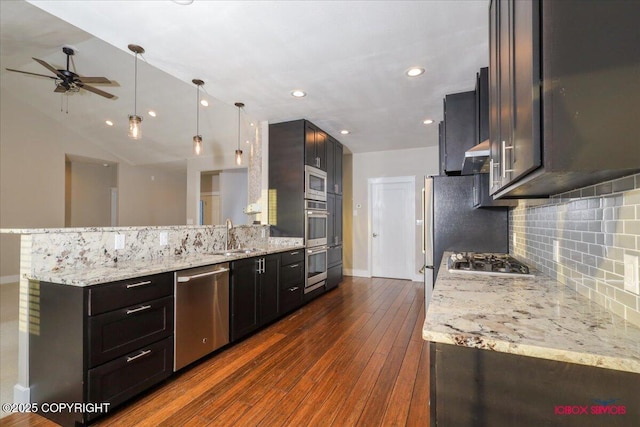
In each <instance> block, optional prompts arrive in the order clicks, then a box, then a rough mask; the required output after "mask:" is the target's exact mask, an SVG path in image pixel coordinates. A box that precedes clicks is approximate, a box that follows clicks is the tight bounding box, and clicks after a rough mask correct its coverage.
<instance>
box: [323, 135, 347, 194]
mask: <svg viewBox="0 0 640 427" xmlns="http://www.w3.org/2000/svg"><path fill="white" fill-rule="evenodd" d="M343 151H344V149H343V147H342V144H340V143H339V142H338V141H337V140H336V139H335V138H333V137H332V136H330V135H327V192H329V193H334V194H342V156H343V154H344V153H343Z"/></svg>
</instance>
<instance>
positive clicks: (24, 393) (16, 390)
mask: <svg viewBox="0 0 640 427" xmlns="http://www.w3.org/2000/svg"><path fill="white" fill-rule="evenodd" d="M30 397H31V390H30V389H29V387H24V386H22V385H20V384H16V385H14V386H13V403H29V402H30V399H29V398H30Z"/></svg>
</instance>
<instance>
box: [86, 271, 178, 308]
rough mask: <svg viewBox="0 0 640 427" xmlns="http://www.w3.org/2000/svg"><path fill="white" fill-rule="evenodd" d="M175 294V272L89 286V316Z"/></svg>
mask: <svg viewBox="0 0 640 427" xmlns="http://www.w3.org/2000/svg"><path fill="white" fill-rule="evenodd" d="M169 295H173V273H163V274H156V275H153V276H144V277H138V278H135V279H129V280H121V281H119V282H113V283H110V284H107V285H98V286H94V287H92V288H89V306H88V311H89V316H95V315H96V314H100V313H106V312H107V311H111V310H116V309H118V308H122V307H128V306H130V305H134V304H139V303H141V302H144V301H151V300H154V299H158V298H162V297H166V296H169Z"/></svg>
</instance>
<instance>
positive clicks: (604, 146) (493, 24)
mask: <svg viewBox="0 0 640 427" xmlns="http://www.w3.org/2000/svg"><path fill="white" fill-rule="evenodd" d="M638 16H640V3H638V2H628V1H611V2H583V1H576V0H566V1H561V2H556V1H547V0H543V1H539V0H527V1H520V0H519V1H514V0H502V1H500V0H492V1H491V3H490V13H489V18H490V19H489V27H490V31H489V48H490V62H489V66H490V67H489V68H490V69H489V82H490V83H489V93H490V107H489V109H490V140H491V168H490V169H491V176H490V181H491V193H492V194H494V195H496V196H497V197H513V198H523V197H546V196H549V195H553V194H558V193H562V192H565V191H569V190H572V189H575V188H579V187H583V186H587V185H592V184H596V183H598V182H601V181H604V180H608V179H613V178H617V177H620V176H624V175H629V174H633V173H636V172H637V171H639V170H640V150H638V135H640V121H639V120H637V111H639V110H640V97H638V96H637V94H638V93H640V79H638V75H639V73H640V51H638V49H637V48H636V47H635V46H637V44H638V36H637V31H636V30H635V28H636V27H637V23H636V21H637V17H638ZM585 28H588V29H589V30H588V31H585Z"/></svg>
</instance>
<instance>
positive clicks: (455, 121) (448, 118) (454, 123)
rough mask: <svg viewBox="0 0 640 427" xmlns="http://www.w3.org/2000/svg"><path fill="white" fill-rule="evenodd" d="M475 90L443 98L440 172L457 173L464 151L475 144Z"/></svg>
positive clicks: (458, 172) (460, 169)
mask: <svg viewBox="0 0 640 427" xmlns="http://www.w3.org/2000/svg"><path fill="white" fill-rule="evenodd" d="M475 116H476V95H475V91H469V92H461V93H454V94H450V95H446V96H445V98H444V133H441V135H442V138H441V139H440V158H441V161H442V166H443V167H442V172H444V174H446V175H459V174H460V172H461V171H462V162H463V160H464V153H465V151H467V150H468V149H470V148H471V147H473V146H474V145H476V140H477V137H476V117H475Z"/></svg>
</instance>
